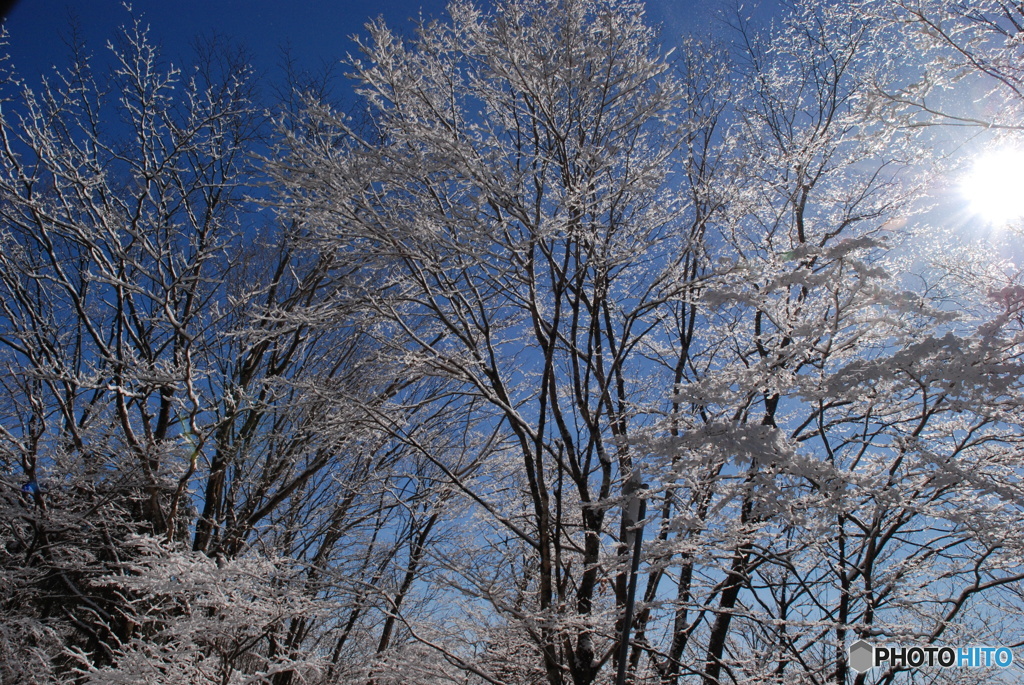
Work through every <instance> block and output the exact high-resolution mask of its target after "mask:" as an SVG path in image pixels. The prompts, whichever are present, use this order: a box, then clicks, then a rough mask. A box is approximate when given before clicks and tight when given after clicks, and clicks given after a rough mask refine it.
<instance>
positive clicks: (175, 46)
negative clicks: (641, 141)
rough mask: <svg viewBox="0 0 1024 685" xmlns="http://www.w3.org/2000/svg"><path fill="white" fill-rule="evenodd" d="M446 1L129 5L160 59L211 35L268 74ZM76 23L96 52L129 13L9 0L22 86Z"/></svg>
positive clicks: (701, 24)
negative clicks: (375, 21)
mask: <svg viewBox="0 0 1024 685" xmlns="http://www.w3.org/2000/svg"><path fill="white" fill-rule="evenodd" d="M447 2H448V0H291V1H290V2H282V1H281V0H274V1H271V0H205V1H204V0H176V1H175V0H164V1H158V0H135V2H133V3H132V7H133V9H134V11H135V13H136V14H139V15H141V16H142V17H143V19H144V20H145V21H146V22H147V23H148V24H149V25H150V27H151V36H152V37H153V38H154V39H155V40H156V41H157V42H158V43H159V44H160V45H161V46H162V47H163V54H164V57H165V58H167V59H169V60H170V61H171V62H174V63H176V64H182V63H186V62H188V61H190V57H191V47H190V45H191V43H192V41H193V39H194V38H196V37H197V36H200V35H206V36H209V35H212V34H218V35H221V36H225V37H227V38H230V39H232V40H234V41H237V42H241V43H242V44H243V45H245V46H246V47H247V48H248V49H249V51H250V53H251V55H252V57H253V61H254V63H255V64H254V66H256V68H257V71H258V73H261V74H263V75H266V76H267V77H272V76H273V74H274V72H275V70H276V68H277V67H278V66H279V65H280V63H281V61H282V48H283V47H285V46H288V48H289V49H290V51H291V54H292V56H293V57H294V58H295V59H296V61H297V62H298V64H299V66H300V67H303V68H306V69H311V70H316V69H318V68H319V67H320V66H321V64H323V63H335V64H336V63H338V62H339V61H340V60H342V59H344V57H345V54H346V53H348V52H354V51H355V48H354V45H353V43H352V41H351V39H350V36H352V35H353V34H363V35H365V28H364V25H365V24H366V22H367V21H368V20H369V19H371V18H375V17H377V16H383V17H384V19H385V21H386V22H387V23H388V25H389V26H391V27H392V28H393V29H395V30H397V31H398V32H400V33H406V34H408V33H411V32H412V30H413V28H414V26H415V22H416V19H417V18H418V17H419V16H423V17H425V18H432V17H439V16H444V15H445V7H446V5H447ZM728 2H729V0H648V2H647V7H648V20H649V21H650V22H652V23H656V24H660V25H662V26H663V28H664V32H665V38H666V40H667V41H668V42H674V40H675V38H676V37H678V36H679V35H680V34H682V33H688V32H693V33H698V34H703V35H707V33H708V32H709V31H714V30H715V29H714V27H715V26H716V24H717V22H716V21H715V19H714V15H715V13H716V12H717V11H719V10H720V9H721V8H722V7H723V6H727V3H728ZM72 18H74V20H75V21H77V22H78V25H79V26H80V29H81V34H82V36H83V37H84V39H85V41H86V45H87V47H88V48H89V50H90V52H91V53H92V54H94V55H96V56H97V57H101V58H102V57H104V56H105V51H106V48H105V46H106V42H107V40H109V39H110V38H111V37H113V36H114V35H115V33H116V31H117V28H118V27H119V26H120V25H123V24H125V23H126V22H127V21H128V20H129V14H128V12H127V11H126V10H125V9H124V7H123V6H122V3H121V1H120V0H17V2H15V3H14V6H13V8H12V9H10V11H9V12H8V15H7V19H6V21H5V26H6V28H7V30H8V32H9V34H10V35H9V46H8V52H9V53H10V55H11V58H12V60H13V63H14V66H15V68H16V69H17V72H18V74H19V75H20V76H21V77H23V78H24V79H25V80H26V82H27V85H29V86H33V85H35V84H37V83H38V82H39V78H40V76H41V75H43V74H46V73H49V72H50V71H51V69H52V67H53V66H54V65H59V66H64V65H66V64H67V55H68V50H67V48H66V47H65V44H64V39H66V37H67V35H68V32H69V21H70V20H71V19H72Z"/></svg>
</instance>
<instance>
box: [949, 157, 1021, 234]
mask: <svg viewBox="0 0 1024 685" xmlns="http://www.w3.org/2000/svg"><path fill="white" fill-rule="evenodd" d="M960 192H961V193H962V194H963V196H964V198H965V199H966V200H967V201H968V202H969V203H970V209H971V212H972V213H974V214H975V215H977V216H979V217H981V218H982V219H983V220H984V221H986V222H988V223H990V224H993V225H1000V224H1007V223H1010V222H1012V221H1015V220H1017V219H1019V218H1020V217H1021V216H1024V150H1020V149H1017V148H1004V149H1002V150H997V151H994V152H989V153H987V154H985V155H983V156H981V157H979V158H978V159H977V160H975V162H974V165H973V166H972V167H971V170H970V172H969V173H968V174H967V175H966V176H965V177H964V178H963V180H962V181H961V182H960Z"/></svg>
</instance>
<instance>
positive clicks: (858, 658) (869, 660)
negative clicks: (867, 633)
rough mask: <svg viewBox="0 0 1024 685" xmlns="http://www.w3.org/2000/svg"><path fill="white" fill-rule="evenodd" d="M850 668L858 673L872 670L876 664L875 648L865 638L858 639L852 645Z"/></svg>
mask: <svg viewBox="0 0 1024 685" xmlns="http://www.w3.org/2000/svg"><path fill="white" fill-rule="evenodd" d="M849 655H850V668H852V669H853V670H855V671H857V673H864V672H865V671H870V670H871V669H872V667H874V665H875V663H874V662H875V658H874V657H875V648H874V647H872V646H871V643H869V642H867V641H865V640H857V641H856V642H854V643H853V644H852V645H850V651H849Z"/></svg>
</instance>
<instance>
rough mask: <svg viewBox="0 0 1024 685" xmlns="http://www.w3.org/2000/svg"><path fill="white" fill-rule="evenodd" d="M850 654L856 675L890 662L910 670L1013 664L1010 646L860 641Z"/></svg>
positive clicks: (1005, 665) (852, 647)
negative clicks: (896, 644) (901, 644)
mask: <svg viewBox="0 0 1024 685" xmlns="http://www.w3.org/2000/svg"><path fill="white" fill-rule="evenodd" d="M848 654H849V656H850V668H852V669H853V670H855V671H857V673H864V672H865V671H869V670H871V669H872V668H874V667H875V666H881V665H882V664H884V663H887V662H888V663H889V664H891V665H892V666H905V667H910V668H922V667H932V668H934V667H938V668H991V667H993V666H996V667H999V668H1006V667H1008V666H1009V665H1010V664H1012V663H1013V651H1012V650H1011V649H1010V648H1009V647H936V646H934V645H924V646H919V645H913V646H911V647H892V646H888V647H876V646H875V645H873V644H871V643H870V642H868V641H867V640H857V641H856V642H854V643H853V644H852V645H850V649H849V652H848Z"/></svg>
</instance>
